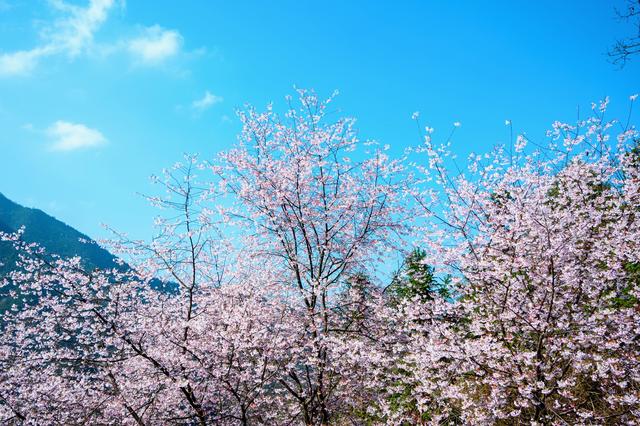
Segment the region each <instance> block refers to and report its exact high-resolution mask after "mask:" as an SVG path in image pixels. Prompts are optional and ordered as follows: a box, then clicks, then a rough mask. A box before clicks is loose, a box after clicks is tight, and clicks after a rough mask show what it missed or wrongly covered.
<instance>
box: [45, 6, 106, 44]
mask: <svg viewBox="0 0 640 426" xmlns="http://www.w3.org/2000/svg"><path fill="white" fill-rule="evenodd" d="M50 3H51V4H52V5H53V6H54V7H55V8H56V9H58V10H60V11H61V12H63V13H66V14H67V16H66V17H65V18H64V19H60V20H58V21H56V22H54V25H53V27H52V28H50V29H48V30H47V31H45V36H46V37H47V38H48V39H49V40H51V42H50V44H51V45H52V46H55V47H56V48H57V50H59V51H61V52H65V53H67V54H68V55H69V56H72V57H74V56H77V55H79V54H80V53H82V52H83V50H86V49H90V48H91V46H92V45H93V36H94V34H95V33H96V32H97V31H98V30H99V29H100V27H101V26H102V24H103V23H104V22H105V21H106V20H107V18H108V16H109V10H110V9H111V8H112V7H113V5H114V0H90V2H89V4H88V5H87V7H85V8H83V7H79V6H75V5H70V4H67V3H65V2H62V1H60V0H50Z"/></svg>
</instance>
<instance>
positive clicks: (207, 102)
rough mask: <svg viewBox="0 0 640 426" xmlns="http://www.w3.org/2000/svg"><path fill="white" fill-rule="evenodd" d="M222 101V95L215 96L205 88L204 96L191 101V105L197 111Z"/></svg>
mask: <svg viewBox="0 0 640 426" xmlns="http://www.w3.org/2000/svg"><path fill="white" fill-rule="evenodd" d="M222 101H223V98H222V96H216V95H214V94H213V93H211V92H209V91H208V90H207V91H206V92H204V96H203V97H202V98H201V99H197V100H195V101H193V102H192V103H191V107H192V108H193V109H196V110H199V111H204V110H205V109H207V108H209V107H210V106H212V105H215V104H218V103H220V102H222Z"/></svg>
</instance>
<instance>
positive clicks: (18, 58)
mask: <svg viewBox="0 0 640 426" xmlns="http://www.w3.org/2000/svg"><path fill="white" fill-rule="evenodd" d="M45 54H46V50H43V49H41V48H36V49H32V50H19V51H17V52H13V53H3V54H0V76H1V77H7V76H13V75H25V74H29V73H30V72H31V71H32V70H33V69H34V68H35V67H36V65H37V64H38V60H39V59H40V57H42V56H44V55H45Z"/></svg>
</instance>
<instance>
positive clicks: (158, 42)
mask: <svg viewBox="0 0 640 426" xmlns="http://www.w3.org/2000/svg"><path fill="white" fill-rule="evenodd" d="M181 46H182V36H181V35H180V33H179V32H178V31H176V30H166V29H164V28H162V27H161V26H159V25H154V26H152V27H148V28H146V29H145V30H144V33H143V34H142V35H141V36H139V37H136V38H134V39H132V40H130V41H129V42H128V49H129V52H130V53H131V55H133V57H134V59H135V61H136V63H141V64H145V65H156V64H159V63H161V62H164V61H165V60H167V59H169V58H171V57H172V56H175V55H177V54H178V53H179V52H180V48H181Z"/></svg>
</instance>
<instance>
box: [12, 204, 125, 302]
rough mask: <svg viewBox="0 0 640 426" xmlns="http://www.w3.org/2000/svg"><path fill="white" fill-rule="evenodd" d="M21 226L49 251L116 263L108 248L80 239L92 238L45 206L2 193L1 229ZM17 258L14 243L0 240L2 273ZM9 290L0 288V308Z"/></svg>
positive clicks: (88, 262)
mask: <svg viewBox="0 0 640 426" xmlns="http://www.w3.org/2000/svg"><path fill="white" fill-rule="evenodd" d="M21 226H24V227H25V231H24V235H23V239H24V240H25V241H27V242H35V243H38V244H40V245H41V246H43V247H44V248H46V250H47V252H49V253H52V254H57V255H59V256H62V257H72V256H80V257H82V259H83V262H84V264H85V266H86V267H87V268H109V267H113V266H115V263H114V256H113V255H112V254H111V253H109V252H108V251H107V250H105V249H103V248H101V247H100V246H98V245H97V244H89V243H83V242H81V241H80V239H84V240H88V241H91V239H90V238H89V237H88V236H86V235H84V234H83V233H81V232H79V231H77V230H75V229H74V228H72V227H70V226H69V225H67V224H65V223H64V222H61V221H59V220H58V219H56V218H54V217H52V216H49V215H48V214H46V213H45V212H43V211H42V210H39V209H32V208H28V207H23V206H21V205H20V204H17V203H14V202H13V201H11V200H9V199H8V198H7V197H5V196H4V195H3V194H1V193H0V231H3V232H15V231H17V230H18V229H20V227H21ZM16 258H17V254H16V252H15V250H14V249H13V247H12V246H11V244H9V243H7V242H0V277H4V276H5V275H6V274H7V273H8V272H9V271H10V270H11V269H13V267H14V266H15V262H16ZM6 290H7V289H0V312H1V311H2V308H3V306H2V305H3V299H4V297H3V296H6Z"/></svg>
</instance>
